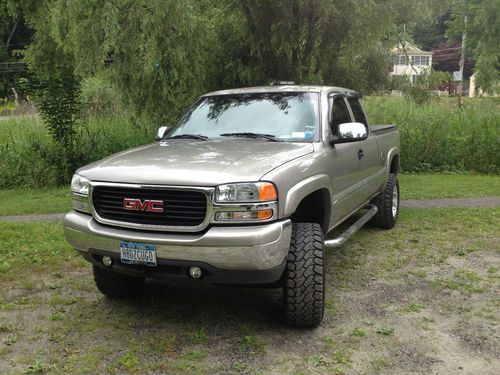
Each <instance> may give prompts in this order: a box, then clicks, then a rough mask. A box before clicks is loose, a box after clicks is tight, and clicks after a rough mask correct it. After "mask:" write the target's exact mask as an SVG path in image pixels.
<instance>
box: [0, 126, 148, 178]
mask: <svg viewBox="0 0 500 375" xmlns="http://www.w3.org/2000/svg"><path fill="white" fill-rule="evenodd" d="M155 132H156V127H154V126H147V125H144V124H134V123H132V122H131V121H128V120H127V119H124V118H118V117H115V118H111V117H89V118H86V119H84V120H82V121H81V122H80V123H79V124H78V127H77V129H76V136H75V139H76V142H75V153H76V155H77V156H78V160H79V164H80V165H84V164H87V163H89V162H92V161H95V160H99V159H101V158H103V157H105V156H108V155H111V154H113V153H116V152H119V151H121V150H124V149H127V148H130V147H134V146H138V145H142V144H146V143H148V142H152V141H153V140H154V134H155ZM62 158H63V152H62V151H61V150H60V148H59V147H58V145H57V144H55V143H54V142H53V141H52V139H51V137H50V135H49V134H48V132H47V131H46V128H45V126H44V124H43V122H42V121H41V119H40V118H39V117H37V116H34V117H18V118H12V119H9V120H7V121H0V188H11V187H17V186H26V187H28V186H55V185H59V184H61V183H63V182H68V180H69V178H71V176H66V175H64V174H63V168H61V166H62V165H63V164H64V160H62Z"/></svg>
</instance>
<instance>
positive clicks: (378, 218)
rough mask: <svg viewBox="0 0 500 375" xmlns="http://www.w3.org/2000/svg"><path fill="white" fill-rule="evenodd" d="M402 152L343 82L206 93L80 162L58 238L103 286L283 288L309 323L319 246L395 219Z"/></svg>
mask: <svg viewBox="0 0 500 375" xmlns="http://www.w3.org/2000/svg"><path fill="white" fill-rule="evenodd" d="M399 153H400V150H399V132H398V131H397V130H396V129H395V127H394V126H392V125H389V126H386V125H383V126H374V125H370V124H369V123H368V119H367V116H366V113H365V111H364V110H363V107H362V104H361V96H360V95H359V94H358V93H357V92H355V91H352V90H348V89H344V88H338V87H326V86H296V85H289V86H268V87H255V88H243V89H234V90H225V91H217V92H212V93H209V94H206V95H203V96H201V97H200V98H199V99H198V100H197V101H196V102H195V103H194V104H193V105H192V106H191V107H190V108H189V109H188V110H187V111H186V112H185V114H184V115H183V116H182V117H181V118H180V120H179V122H178V123H177V124H176V125H175V126H173V127H171V128H167V127H162V128H160V129H159V130H158V135H157V142H155V143H152V144H148V145H145V146H142V147H137V148H134V149H131V150H127V151H124V152H121V153H118V154H116V155H113V156H110V157H108V158H105V159H103V160H100V161H97V162H95V163H92V164H89V165H87V166H85V167H82V168H80V169H78V170H77V171H76V174H75V175H74V177H73V180H72V182H71V190H72V200H73V210H72V211H71V212H69V213H68V214H66V216H65V218H64V231H65V236H66V239H67V241H68V242H69V243H70V244H71V245H72V246H74V247H75V248H76V249H77V250H78V251H79V252H80V253H81V254H82V255H83V257H84V258H85V259H86V260H88V261H89V262H91V263H92V265H93V272H94V279H95V282H96V285H97V288H98V289H99V290H100V291H101V292H102V293H103V294H105V295H107V296H109V297H124V296H127V295H128V294H130V293H131V292H133V291H137V290H140V289H139V288H141V287H142V286H143V284H144V281H145V279H147V278H159V279H177V280H179V279H186V280H191V282H203V281H205V282H210V283H226V284H240V285H261V286H267V287H269V286H274V287H282V288H283V311H284V313H283V314H284V318H285V320H286V322H287V323H288V324H292V325H300V326H310V327H312V326H317V325H319V324H320V323H321V321H322V318H323V312H324V303H325V285H326V284H325V271H324V262H325V261H324V257H325V249H328V248H334V247H336V246H339V245H341V244H342V243H344V241H345V240H347V239H348V238H349V237H350V236H352V235H353V234H354V233H355V232H356V231H357V230H358V229H359V228H360V227H361V226H362V225H364V224H365V223H366V222H367V221H369V220H372V222H374V223H375V225H377V226H379V227H381V228H392V227H393V226H394V225H395V223H396V220H397V218H398V211H399V184H398V179H397V174H398V166H399ZM358 211H359V212H360V213H361V214H362V215H360V214H358V215H356V217H355V218H358V217H359V219H357V221H355V222H354V223H353V224H352V225H351V226H350V227H348V228H347V229H345V231H343V232H342V233H341V234H339V235H338V236H337V237H335V238H332V239H329V240H326V241H325V240H324V238H325V236H326V235H327V234H328V233H329V232H331V231H332V230H333V229H334V228H336V227H338V226H339V225H340V224H341V223H343V222H344V221H345V220H346V219H348V218H349V217H351V216H353V214H355V213H357V212H358ZM342 227H347V225H343V226H342ZM335 232H338V230H337V231H335Z"/></svg>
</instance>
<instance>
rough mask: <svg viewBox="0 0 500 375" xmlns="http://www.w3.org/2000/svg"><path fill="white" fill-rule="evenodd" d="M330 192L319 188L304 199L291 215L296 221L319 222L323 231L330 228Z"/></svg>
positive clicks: (293, 220)
mask: <svg viewBox="0 0 500 375" xmlns="http://www.w3.org/2000/svg"><path fill="white" fill-rule="evenodd" d="M330 207H331V206H330V192H329V191H328V189H319V190H316V191H314V192H312V193H311V194H309V195H307V196H306V197H304V199H302V200H301V201H300V203H299V205H298V206H297V209H296V210H295V212H294V213H293V215H292V216H291V217H290V219H291V220H292V222H294V223H318V224H319V225H321V228H322V229H323V232H326V231H327V230H328V224H329V219H330Z"/></svg>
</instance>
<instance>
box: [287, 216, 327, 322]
mask: <svg viewBox="0 0 500 375" xmlns="http://www.w3.org/2000/svg"><path fill="white" fill-rule="evenodd" d="M323 245H324V240H323V231H322V230H321V226H320V225H319V224H315V223H296V224H293V229H292V239H291V242H290V250H289V253H288V259H287V265H286V270H285V279H284V286H283V308H284V314H285V319H286V322H287V323H288V324H290V325H295V326H304V327H316V326H318V325H319V324H320V323H321V321H322V320H323V314H324V310H325V276H324V261H323V258H324V248H323Z"/></svg>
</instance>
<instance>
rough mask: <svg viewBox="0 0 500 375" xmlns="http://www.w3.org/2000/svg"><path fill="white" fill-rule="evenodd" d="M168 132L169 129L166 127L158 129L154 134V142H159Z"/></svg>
mask: <svg viewBox="0 0 500 375" xmlns="http://www.w3.org/2000/svg"><path fill="white" fill-rule="evenodd" d="M169 130H170V128H169V127H168V126H161V127H159V128H158V131H157V132H156V140H157V141H159V140H161V139H162V138H163V137H164V136H165V134H167V132H168V131H169Z"/></svg>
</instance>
